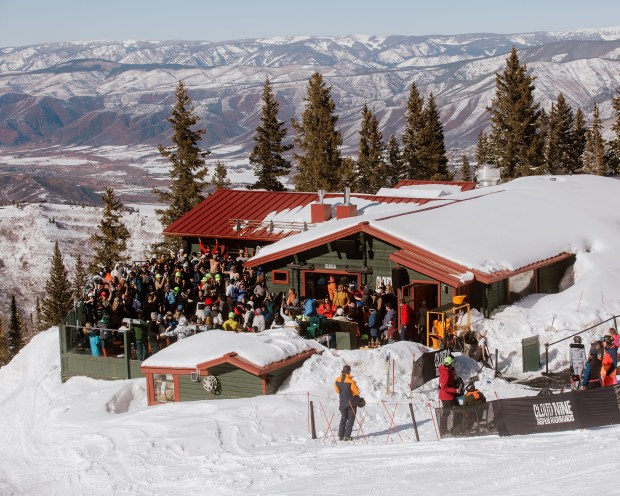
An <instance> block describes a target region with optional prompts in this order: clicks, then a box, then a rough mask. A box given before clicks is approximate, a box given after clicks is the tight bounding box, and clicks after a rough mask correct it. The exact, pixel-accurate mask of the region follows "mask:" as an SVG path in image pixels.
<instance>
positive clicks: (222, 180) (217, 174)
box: [211, 160, 279, 191]
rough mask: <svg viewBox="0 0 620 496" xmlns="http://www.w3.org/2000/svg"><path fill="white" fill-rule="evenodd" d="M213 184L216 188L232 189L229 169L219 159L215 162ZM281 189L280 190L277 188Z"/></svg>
mask: <svg viewBox="0 0 620 496" xmlns="http://www.w3.org/2000/svg"><path fill="white" fill-rule="evenodd" d="M211 186H213V187H214V188H215V189H230V179H228V170H227V169H226V166H225V165H224V164H223V163H222V162H221V161H220V160H218V161H217V162H215V170H214V171H213V178H212V179H211ZM277 191H279V190H277Z"/></svg>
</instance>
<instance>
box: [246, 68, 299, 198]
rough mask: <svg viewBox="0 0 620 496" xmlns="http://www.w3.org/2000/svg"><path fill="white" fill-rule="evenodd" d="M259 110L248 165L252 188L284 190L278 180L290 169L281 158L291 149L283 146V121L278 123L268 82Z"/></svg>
mask: <svg viewBox="0 0 620 496" xmlns="http://www.w3.org/2000/svg"><path fill="white" fill-rule="evenodd" d="M262 100H263V108H262V115H261V124H260V126H258V127H257V128H256V135H255V136H254V141H255V142H256V145H254V149H253V150H252V153H251V154H250V164H252V165H253V167H254V173H255V174H256V177H257V181H256V182H255V183H254V184H253V185H252V188H254V189H266V190H268V191H284V190H285V189H286V188H285V187H284V185H283V184H282V183H281V182H280V180H279V178H280V177H283V176H286V175H287V174H288V173H289V172H290V170H291V163H290V162H289V161H288V160H286V159H285V158H284V157H283V154H284V153H286V152H287V151H289V150H290V149H291V148H292V147H293V146H292V145H285V144H284V143H283V141H284V138H286V128H285V127H284V122H282V121H279V120H278V111H279V109H280V105H279V104H278V102H277V101H276V98H275V96H274V94H273V90H272V87H271V84H270V82H269V79H266V80H265V85H264V87H263V96H262Z"/></svg>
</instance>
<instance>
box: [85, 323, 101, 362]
mask: <svg viewBox="0 0 620 496" xmlns="http://www.w3.org/2000/svg"><path fill="white" fill-rule="evenodd" d="M87 328H88V329H90V332H89V333H88V341H89V343H90V353H91V354H92V356H97V357H98V356H101V338H100V337H99V333H98V332H97V329H96V328H95V327H91V326H90V324H87Z"/></svg>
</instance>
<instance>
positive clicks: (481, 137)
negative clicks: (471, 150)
mask: <svg viewBox="0 0 620 496" xmlns="http://www.w3.org/2000/svg"><path fill="white" fill-rule="evenodd" d="M476 162H478V167H480V166H481V165H485V164H489V163H490V162H489V136H488V135H487V134H486V133H485V132H484V131H480V134H478V141H477V142H476ZM494 165H495V164H494Z"/></svg>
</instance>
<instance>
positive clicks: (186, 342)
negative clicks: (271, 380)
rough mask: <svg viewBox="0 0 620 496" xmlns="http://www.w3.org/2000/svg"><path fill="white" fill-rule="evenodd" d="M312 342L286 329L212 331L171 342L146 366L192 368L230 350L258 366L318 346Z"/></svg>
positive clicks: (152, 357)
mask: <svg viewBox="0 0 620 496" xmlns="http://www.w3.org/2000/svg"><path fill="white" fill-rule="evenodd" d="M312 343H313V341H309V340H306V339H303V338H301V337H300V336H299V335H298V334H297V333H296V332H295V331H294V330H292V329H286V328H282V329H268V330H266V331H263V332H261V333H257V334H254V333H235V332H230V331H221V330H212V331H208V332H201V333H198V334H196V335H194V336H190V337H187V338H185V339H181V340H179V341H177V342H176V343H173V344H171V345H170V346H168V347H167V348H164V349H163V350H161V351H159V352H157V353H155V354H154V355H153V356H151V357H149V358H147V359H146V360H145V361H144V362H142V367H162V368H168V367H170V368H183V369H191V368H195V367H196V366H198V365H200V364H202V363H205V362H209V361H211V360H216V359H218V358H221V357H223V356H225V355H227V354H229V353H236V354H237V356H238V357H239V358H242V359H244V360H247V361H248V362H250V363H252V364H253V365H255V366H257V367H266V366H268V365H271V364H273V363H275V362H280V361H282V360H286V359H287V358H290V357H293V356H295V355H299V354H300V353H304V352H307V351H311V350H313V349H315V347H313V346H312Z"/></svg>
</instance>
